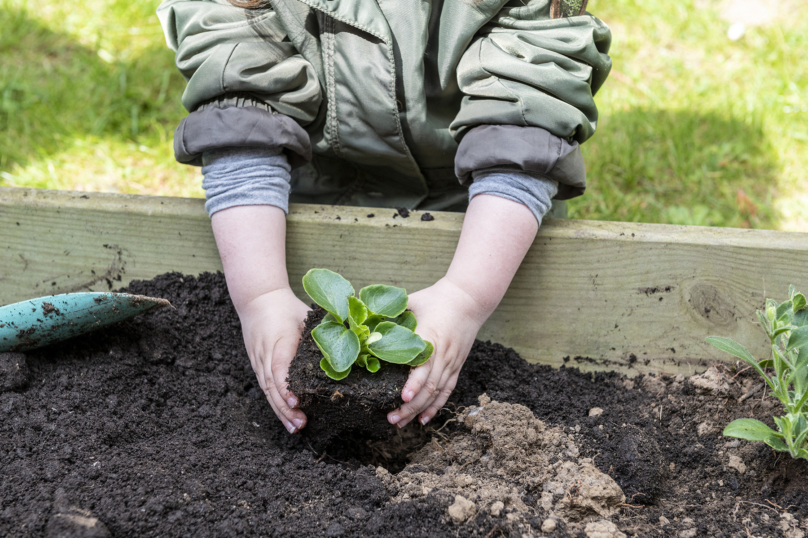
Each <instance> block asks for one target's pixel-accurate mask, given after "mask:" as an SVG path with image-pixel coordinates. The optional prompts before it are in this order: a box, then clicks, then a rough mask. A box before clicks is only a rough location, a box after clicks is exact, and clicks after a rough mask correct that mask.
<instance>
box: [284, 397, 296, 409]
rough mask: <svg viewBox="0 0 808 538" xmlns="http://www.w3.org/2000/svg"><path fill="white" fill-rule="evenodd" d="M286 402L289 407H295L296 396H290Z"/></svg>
mask: <svg viewBox="0 0 808 538" xmlns="http://www.w3.org/2000/svg"><path fill="white" fill-rule="evenodd" d="M286 403H287V404H288V405H289V407H290V408H291V409H294V408H295V407H297V398H295V397H294V396H290V397H289V399H288V400H286Z"/></svg>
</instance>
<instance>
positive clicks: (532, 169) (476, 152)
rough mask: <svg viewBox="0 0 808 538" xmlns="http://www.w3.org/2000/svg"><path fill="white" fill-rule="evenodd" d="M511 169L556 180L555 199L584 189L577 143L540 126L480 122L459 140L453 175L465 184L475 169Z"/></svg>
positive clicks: (580, 156)
mask: <svg viewBox="0 0 808 538" xmlns="http://www.w3.org/2000/svg"><path fill="white" fill-rule="evenodd" d="M494 168H501V169H511V170H513V171H524V172H528V173H530V174H534V175H537V176H541V177H544V178H546V179H550V180H553V181H556V182H558V194H557V195H556V199H558V200H568V199H570V198H574V197H576V196H580V195H581V194H583V193H584V190H586V166H585V165H584V159H583V156H582V155H581V148H580V146H579V145H578V143H577V142H572V143H570V142H568V141H566V140H564V139H563V138H559V137H557V136H555V135H553V134H551V133H550V132H549V131H547V130H545V129H542V128H541V127H519V126H517V125H480V126H478V127H475V128H474V129H471V130H470V131H469V132H468V133H467V134H466V135H465V136H464V137H463V140H461V141H460V145H459V146H458V148H457V155H456V156H455V174H456V175H457V177H458V179H459V180H460V182H461V183H463V184H468V183H469V181H470V180H471V174H472V172H474V171H477V170H486V169H489V170H490V169H494Z"/></svg>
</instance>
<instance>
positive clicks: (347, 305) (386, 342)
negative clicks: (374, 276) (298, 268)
mask: <svg viewBox="0 0 808 538" xmlns="http://www.w3.org/2000/svg"><path fill="white" fill-rule="evenodd" d="M303 289H305V290H306V293H308V294H309V297H311V298H312V300H313V301H314V302H315V303H317V304H318V305H320V306H322V307H323V309H324V310H325V311H326V312H328V314H326V316H325V317H324V318H323V321H322V322H321V323H320V324H319V325H318V326H317V327H315V328H314V329H313V330H312V331H311V336H312V338H314V343H315V344H317V347H318V348H320V351H321V352H322V354H323V358H322V359H321V360H320V368H322V369H323V371H324V372H325V373H326V375H327V376H328V377H330V378H331V379H335V380H337V381H339V380H340V379H344V378H345V377H347V375H348V374H350V373H351V368H352V367H353V366H354V365H356V366H359V367H362V368H367V369H368V371H370V372H378V371H379V368H380V367H381V363H380V361H385V362H390V363H393V364H407V365H409V366H413V367H415V366H419V365H421V364H423V363H425V362H426V361H428V360H429V357H431V356H432V352H433V351H434V350H435V348H434V347H433V346H432V344H431V343H429V342H425V341H424V340H423V339H421V337H420V336H418V335H417V334H415V333H414V332H413V331H414V330H415V327H416V326H417V322H416V319H415V314H413V313H412V312H410V311H408V310H407V291H406V290H404V289H403V288H396V287H395V286H384V285H381V284H375V285H373V286H367V287H365V288H362V289H361V290H359V297H356V296H355V292H354V289H353V286H351V283H350V282H348V281H347V280H345V279H344V278H342V276H340V275H338V274H337V273H335V272H333V271H329V270H328V269H312V270H311V271H309V272H308V273H306V276H304V277H303Z"/></svg>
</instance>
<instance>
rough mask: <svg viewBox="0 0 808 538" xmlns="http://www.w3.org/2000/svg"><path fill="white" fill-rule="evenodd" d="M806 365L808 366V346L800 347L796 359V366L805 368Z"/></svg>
mask: <svg viewBox="0 0 808 538" xmlns="http://www.w3.org/2000/svg"><path fill="white" fill-rule="evenodd" d="M806 366H808V346H804V347H802V348H800V353H799V355H797V360H796V361H794V368H805V367H806Z"/></svg>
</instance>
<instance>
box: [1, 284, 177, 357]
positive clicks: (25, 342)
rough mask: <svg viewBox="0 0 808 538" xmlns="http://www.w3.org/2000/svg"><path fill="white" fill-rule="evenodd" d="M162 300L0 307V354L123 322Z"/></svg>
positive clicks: (91, 299) (62, 300) (76, 297)
mask: <svg viewBox="0 0 808 538" xmlns="http://www.w3.org/2000/svg"><path fill="white" fill-rule="evenodd" d="M157 306H171V304H170V303H169V302H168V301H166V300H165V299H156V298H154V297H145V296H143V295H130V294H128V293H98V292H88V293H65V294H62V295H50V296H48V297H39V298H37V299H31V300H29V301H23V302H20V303H14V304H10V305H7V306H3V307H0V352H4V351H26V350H29V349H35V348H38V347H42V346H46V345H48V344H52V343H53V342H58V341H61V340H66V339H68V338H72V337H74V336H78V335H80V334H84V333H86V332H89V331H94V330H95V329H99V328H101V327H104V326H106V325H110V324H112V323H115V322H118V321H122V320H125V319H127V318H130V317H132V316H135V315H137V314H140V313H141V312H146V311H147V310H151V309H152V308H154V307H157Z"/></svg>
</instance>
